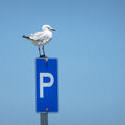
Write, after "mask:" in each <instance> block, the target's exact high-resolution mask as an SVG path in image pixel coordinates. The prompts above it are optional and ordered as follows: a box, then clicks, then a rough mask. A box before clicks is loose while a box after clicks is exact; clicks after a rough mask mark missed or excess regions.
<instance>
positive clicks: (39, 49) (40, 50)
mask: <svg viewBox="0 0 125 125" xmlns="http://www.w3.org/2000/svg"><path fill="white" fill-rule="evenodd" d="M39 55H40V57H41V56H42V55H41V48H40V46H39Z"/></svg>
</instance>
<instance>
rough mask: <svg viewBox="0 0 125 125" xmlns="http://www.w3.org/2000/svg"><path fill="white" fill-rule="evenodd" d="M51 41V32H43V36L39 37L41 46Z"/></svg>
mask: <svg viewBox="0 0 125 125" xmlns="http://www.w3.org/2000/svg"><path fill="white" fill-rule="evenodd" d="M51 39H52V32H50V31H45V32H44V36H41V44H43V45H45V44H47V43H48V42H49V41H50V40H51Z"/></svg>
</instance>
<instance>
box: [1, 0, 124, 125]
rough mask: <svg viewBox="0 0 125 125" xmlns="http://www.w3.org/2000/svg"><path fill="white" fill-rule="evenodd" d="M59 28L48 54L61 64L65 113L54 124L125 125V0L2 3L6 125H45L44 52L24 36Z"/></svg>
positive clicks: (61, 99) (6, 0) (62, 110)
mask: <svg viewBox="0 0 125 125" xmlns="http://www.w3.org/2000/svg"><path fill="white" fill-rule="evenodd" d="M43 24H49V25H51V26H53V27H55V28H56V32H54V37H53V40H52V41H51V43H49V44H48V45H47V46H46V47H45V49H46V53H47V55H48V56H49V57H57V58H58V60H59V113H57V114H50V115H49V125H76V124H77V125H125V118H124V116H125V1H124V0H72V1H71V0H70V1H69V0H51V1H48V0H1V2H0V34H1V35H0V43H1V44H0V76H1V77H0V124H1V125H8V124H9V125H26V124H27V125H39V114H37V113H36V112H35V64H34V60H35V58H36V57H38V49H37V48H36V47H34V46H32V44H31V43H30V42H29V41H27V40H25V39H23V38H22V35H23V34H30V33H34V32H36V31H40V30H41V25H43Z"/></svg>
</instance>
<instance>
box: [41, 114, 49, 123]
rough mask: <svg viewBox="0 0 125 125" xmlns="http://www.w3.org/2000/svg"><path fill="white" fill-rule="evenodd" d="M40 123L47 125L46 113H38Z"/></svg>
mask: <svg viewBox="0 0 125 125" xmlns="http://www.w3.org/2000/svg"><path fill="white" fill-rule="evenodd" d="M40 125H48V113H40Z"/></svg>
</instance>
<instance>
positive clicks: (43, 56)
mask: <svg viewBox="0 0 125 125" xmlns="http://www.w3.org/2000/svg"><path fill="white" fill-rule="evenodd" d="M40 58H46V62H48V57H47V56H46V55H40Z"/></svg>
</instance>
